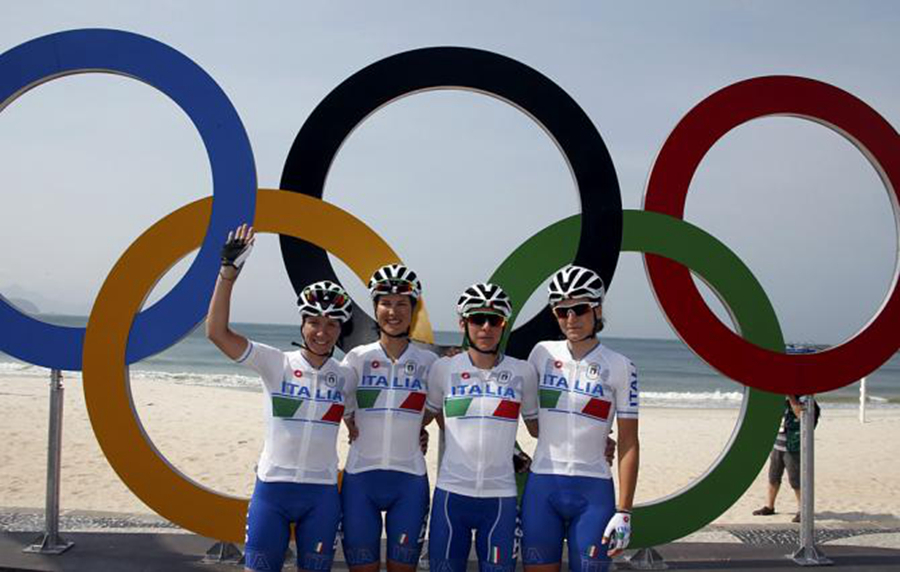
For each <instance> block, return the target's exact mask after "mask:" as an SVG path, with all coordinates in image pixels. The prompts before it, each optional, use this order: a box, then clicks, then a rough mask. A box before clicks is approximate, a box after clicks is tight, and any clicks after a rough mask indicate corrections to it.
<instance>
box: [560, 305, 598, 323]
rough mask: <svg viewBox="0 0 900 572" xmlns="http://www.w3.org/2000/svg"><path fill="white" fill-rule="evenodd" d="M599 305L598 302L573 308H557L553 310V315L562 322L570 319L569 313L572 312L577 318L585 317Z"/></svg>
mask: <svg viewBox="0 0 900 572" xmlns="http://www.w3.org/2000/svg"><path fill="white" fill-rule="evenodd" d="M598 305H599V304H597V303H596V302H593V303H592V302H584V303H582V304H575V305H573V306H557V307H556V308H553V315H555V316H556V317H557V318H559V319H560V320H565V319H566V318H568V317H569V312H572V313H573V314H575V315H576V316H584V315H585V314H587V313H588V312H590V311H591V310H593V309H594V308H596V307H597V306H598Z"/></svg>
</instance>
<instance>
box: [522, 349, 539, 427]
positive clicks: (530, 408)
mask: <svg viewBox="0 0 900 572" xmlns="http://www.w3.org/2000/svg"><path fill="white" fill-rule="evenodd" d="M532 353H534V352H533V351H532ZM523 365H524V367H523V368H522V369H523V370H524V376H523V378H522V419H525V420H531V419H537V416H538V373H537V370H536V369H535V368H534V366H533V365H532V364H531V362H525V363H524V364H523Z"/></svg>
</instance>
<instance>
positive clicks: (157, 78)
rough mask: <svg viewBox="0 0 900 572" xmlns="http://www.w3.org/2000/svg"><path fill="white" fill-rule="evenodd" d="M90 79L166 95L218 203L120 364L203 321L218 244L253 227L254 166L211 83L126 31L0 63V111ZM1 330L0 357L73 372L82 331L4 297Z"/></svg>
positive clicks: (62, 41) (73, 38) (69, 36)
mask: <svg viewBox="0 0 900 572" xmlns="http://www.w3.org/2000/svg"><path fill="white" fill-rule="evenodd" d="M92 72H106V73H113V74H119V75H123V76H126V77H131V78H135V79H137V80H140V81H142V82H144V83H146V84H148V85H150V86H152V87H154V88H156V89H158V90H160V91H161V92H163V93H164V94H166V95H167V96H169V97H170V98H171V99H172V101H174V102H175V103H176V104H177V105H178V106H179V107H180V108H181V109H182V110H183V111H184V112H185V113H186V114H187V116H188V117H189V118H190V120H191V121H192V122H193V124H194V126H195V127H196V128H197V130H198V131H199V133H200V137H201V138H202V140H203V144H204V145H205V147H206V152H207V154H208V155H209V162H210V167H211V170H212V179H213V196H214V197H215V199H216V200H214V201H213V208H212V215H211V216H210V221H209V226H208V227H207V229H206V236H205V237H204V239H203V244H202V245H201V247H200V251H199V252H198V253H197V256H196V258H195V259H194V262H193V263H192V264H191V267H190V268H189V269H188V271H187V273H185V275H184V276H183V277H182V278H181V280H180V281H179V282H178V284H176V285H175V287H174V288H172V290H171V291H169V292H168V293H167V294H166V295H165V296H164V297H163V298H162V299H160V300H159V301H158V302H157V303H156V304H154V305H153V306H151V307H150V308H147V309H145V310H143V311H142V312H141V313H140V314H138V315H137V317H136V318H135V322H134V329H133V330H132V333H133V334H136V335H132V336H130V337H129V338H128V350H127V353H126V363H133V362H135V361H138V360H140V359H143V358H145V357H147V356H150V355H153V354H155V353H158V352H161V351H163V350H164V349H166V348H167V347H169V346H171V345H172V344H174V343H175V342H177V341H178V340H179V339H181V338H182V337H184V336H185V335H187V334H188V333H189V332H190V331H191V330H192V329H193V328H194V327H195V326H196V325H197V324H198V323H199V322H200V321H201V320H202V319H203V317H204V315H205V313H206V308H205V307H204V305H203V304H198V303H197V300H208V299H209V297H210V296H211V295H212V289H213V286H214V285H215V279H216V269H217V267H218V265H219V249H220V248H221V244H222V240H224V237H225V236H227V235H228V230H229V229H233V228H235V227H236V226H238V225H239V224H241V223H242V222H245V221H251V220H253V216H254V213H255V207H256V188H257V181H256V164H255V162H254V159H253V151H252V149H251V147H250V140H249V138H248V136H247V132H246V131H245V130H244V125H243V123H242V122H241V120H240V117H239V116H238V114H237V111H236V110H235V109H234V106H233V105H232V104H231V101H230V100H229V99H228V97H227V96H226V95H225V92H224V91H222V89H221V88H220V87H219V86H218V84H216V82H215V81H214V80H213V79H212V78H211V77H210V76H209V74H207V73H206V72H205V71H204V70H203V69H202V68H201V67H200V66H198V65H197V64H195V63H194V62H193V61H191V60H190V59H189V58H188V57H187V56H185V55H184V54H182V53H180V52H178V51H177V50H175V49H173V48H171V47H169V46H167V45H165V44H163V43H161V42H158V41H156V40H153V39H150V38H147V37H144V36H140V35H138V34H132V33H130V32H122V31H118V30H73V31H68V32H60V33H56V34H50V35H48V36H43V37H41V38H36V39H34V40H31V41H29V42H26V43H24V44H21V45H19V46H17V47H15V48H13V49H11V50H9V51H7V52H6V53H4V54H2V55H0V110H2V109H4V108H5V107H6V106H7V105H9V104H10V103H11V102H12V101H13V100H15V99H16V98H17V97H19V96H20V95H22V94H23V93H25V92H26V91H28V90H30V89H32V88H34V87H36V86H38V85H40V84H42V83H44V82H47V81H50V80H53V79H56V78H58V77H62V76H66V75H72V74H77V73H92ZM0 324H4V328H2V329H0V350H2V351H4V352H6V353H8V354H10V355H12V356H14V357H16V358H18V359H21V360H23V361H26V362H29V363H32V364H35V365H40V366H44V367H49V368H55V369H63V370H72V371H77V370H80V369H81V354H82V348H83V344H84V335H85V329H84V328H73V327H64V326H57V325H52V324H47V323H45V322H41V321H39V320H36V319H34V318H32V317H30V316H27V315H25V314H23V313H21V312H19V311H18V310H17V309H16V308H14V307H13V306H12V305H10V304H9V303H8V302H7V301H6V300H4V299H3V297H2V296H0Z"/></svg>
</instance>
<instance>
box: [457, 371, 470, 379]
mask: <svg viewBox="0 0 900 572" xmlns="http://www.w3.org/2000/svg"><path fill="white" fill-rule="evenodd" d="M460 377H461V378H463V379H469V378H470V377H472V375H471V374H469V372H467V371H464V372H462V375H460Z"/></svg>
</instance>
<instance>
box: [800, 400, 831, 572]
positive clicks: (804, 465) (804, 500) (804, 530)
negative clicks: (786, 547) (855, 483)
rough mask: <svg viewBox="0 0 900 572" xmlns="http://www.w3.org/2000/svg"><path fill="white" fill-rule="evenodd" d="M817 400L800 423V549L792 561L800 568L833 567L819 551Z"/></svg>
mask: <svg viewBox="0 0 900 572" xmlns="http://www.w3.org/2000/svg"><path fill="white" fill-rule="evenodd" d="M815 426H816V399H815V396H812V395H810V396H808V397H807V399H806V404H805V406H804V407H803V414H802V418H801V419H800V547H799V548H798V549H797V551H796V552H794V553H793V554H792V555H791V556H790V558H791V559H792V560H793V561H794V562H796V563H797V564H799V565H800V566H828V565H830V564H833V563H832V561H831V560H829V559H828V558H826V557H825V555H824V554H822V553H821V552H820V551H819V549H818V548H817V547H816V531H815V514H814V507H815V493H816V491H815V479H814V471H815V439H814V438H813V436H814V434H815V432H814V431H815Z"/></svg>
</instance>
